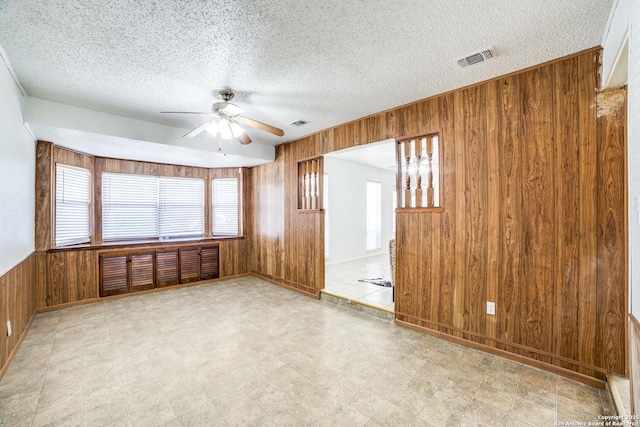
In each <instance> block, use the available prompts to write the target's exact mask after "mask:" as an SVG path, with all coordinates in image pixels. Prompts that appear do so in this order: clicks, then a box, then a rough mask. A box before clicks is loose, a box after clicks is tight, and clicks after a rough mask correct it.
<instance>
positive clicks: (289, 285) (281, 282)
mask: <svg viewBox="0 0 640 427" xmlns="http://www.w3.org/2000/svg"><path fill="white" fill-rule="evenodd" d="M251 274H252V275H253V276H255V277H257V278H258V279H262V280H266V281H267V282H269V283H272V284H274V285H276V286H280V287H281V288H285V289H288V290H290V291H294V292H298V293H299V294H302V295H305V296H308V297H311V298H313V299H320V291H319V290H316V289H313V288H310V287H308V286H306V285H303V284H301V283H296V282H292V281H289V280H285V279H281V278H279V277H275V276H271V275H269V274H263V273H260V272H257V271H252V272H251ZM301 288H302V289H301Z"/></svg>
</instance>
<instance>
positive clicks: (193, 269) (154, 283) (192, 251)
mask: <svg viewBox="0 0 640 427" xmlns="http://www.w3.org/2000/svg"><path fill="white" fill-rule="evenodd" d="M218 255H219V250H218V245H217V244H215V245H199V246H187V247H184V248H176V249H167V248H163V249H157V250H153V249H151V250H150V249H140V250H129V251H126V252H118V251H113V252H104V253H101V254H100V256H99V260H100V261H99V262H100V296H101V297H105V296H110V295H118V294H124V293H128V292H138V291H142V290H146V289H153V288H156V287H164V286H171V285H176V284H178V283H191V282H199V281H202V280H211V279H217V278H218V277H220V265H219V256H218Z"/></svg>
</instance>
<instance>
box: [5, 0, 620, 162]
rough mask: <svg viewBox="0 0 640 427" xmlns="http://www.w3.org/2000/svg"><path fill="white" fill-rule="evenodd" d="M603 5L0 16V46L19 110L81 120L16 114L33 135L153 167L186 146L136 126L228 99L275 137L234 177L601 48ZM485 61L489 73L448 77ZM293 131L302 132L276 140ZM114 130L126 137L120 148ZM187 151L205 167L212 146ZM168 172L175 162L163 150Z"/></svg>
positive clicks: (67, 4)
mask: <svg viewBox="0 0 640 427" xmlns="http://www.w3.org/2000/svg"><path fill="white" fill-rule="evenodd" d="M613 1H614V0H475V1H472V0H450V1H448V0H396V1H389V0H386V1H381V0H351V1H344V0H324V1H301V0H270V1H258V0H197V1H196V0H137V1H131V0H110V1H105V0H13V1H1V0H0V46H2V48H3V49H4V51H5V52H6V56H7V57H8V59H9V61H10V63H11V66H12V67H13V69H14V71H15V74H16V76H17V78H18V80H19V81H20V83H21V84H22V86H23V88H24V91H25V92H26V95H28V97H32V98H34V100H33V101H32V102H33V103H34V104H37V105H41V104H42V103H43V102H45V101H46V102H49V103H50V105H51V109H53V110H60V111H62V112H57V114H58V115H63V112H64V111H66V109H67V106H71V107H73V108H79V109H82V111H83V113H82V114H79V115H78V114H72V113H71V110H69V111H67V113H66V114H67V116H66V118H65V119H64V120H63V121H65V123H66V124H65V125H64V126H62V125H59V124H57V123H55V121H56V120H57V119H56V118H55V117H53V116H54V114H53V111H49V112H48V111H47V110H43V109H40V110H38V109H37V108H35V110H38V111H39V113H38V114H35V113H34V114H35V116H34V117H31V116H29V114H25V121H27V122H28V123H29V124H31V123H33V125H34V126H33V128H38V129H40V128H43V129H44V128H56V127H57V128H59V129H57V135H60V134H61V133H65V132H66V131H69V132H71V131H75V132H81V133H82V132H85V133H88V134H91V135H100V136H101V137H104V138H106V139H108V138H109V137H110V136H114V137H115V138H118V137H122V136H123V135H124V137H126V138H127V139H133V140H141V141H144V142H145V143H151V144H154V146H155V145H157V147H156V148H154V149H153V150H149V151H154V152H155V155H156V156H160V157H162V156H161V155H162V151H163V150H164V149H165V148H164V146H166V145H172V146H176V145H178V146H182V147H187V149H188V148H189V147H190V145H189V144H190V143H189V141H187V140H185V141H182V142H181V141H180V140H179V138H178V139H175V140H172V141H171V142H168V140H167V138H164V139H163V138H162V137H158V136H157V135H158V134H162V133H163V132H162V131H159V130H156V131H155V132H150V133H144V132H142V131H139V130H137V129H135V127H136V126H137V125H136V123H138V124H139V123H141V122H142V123H145V126H149V127H153V125H155V124H158V125H162V126H164V127H170V128H172V129H176V134H180V135H181V134H183V133H186V132H187V131H188V130H190V129H192V128H194V127H196V126H197V125H198V124H199V123H200V122H202V121H204V120H203V118H202V117H199V116H189V115H184V116H182V115H169V114H160V111H165V110H171V111H176V110H178V111H183V110H184V111H208V110H209V109H210V107H211V104H212V103H213V102H215V101H217V99H215V98H214V95H213V94H214V92H217V91H218V90H220V89H223V88H229V89H232V90H234V91H235V93H236V99H235V100H234V102H235V103H236V104H237V105H239V106H240V107H242V108H244V109H245V110H246V113H245V115H246V116H248V117H251V118H253V119H256V120H260V121H264V122H266V123H269V124H271V125H274V126H277V127H279V128H282V129H283V130H284V132H285V135H284V137H276V136H273V135H271V134H268V133H266V132H263V131H259V130H255V129H250V130H249V131H248V134H249V136H250V137H251V138H252V139H253V140H254V143H253V144H252V145H251V146H250V147H257V148H251V150H245V151H244V152H243V153H240V154H239V153H237V152H234V153H232V151H233V149H231V148H229V150H230V151H229V153H228V154H233V155H238V156H239V159H240V160H238V163H239V164H238V165H241V163H242V162H243V161H242V160H241V159H242V158H245V159H247V162H248V163H247V164H255V163H256V158H258V159H259V160H258V161H257V163H261V162H265V161H269V159H266V160H265V159H264V156H263V155H262V154H261V155H260V156H258V157H255V156H253V154H252V150H258V151H259V152H260V153H264V149H268V150H271V152H272V148H271V147H272V146H274V145H277V144H280V143H283V142H286V141H291V140H295V139H297V138H299V137H302V136H304V135H307V134H310V133H313V132H316V131H319V130H322V129H325V128H328V127H332V126H335V125H338V124H341V123H344V122H347V121H350V120H354V119H357V118H360V117H363V116H367V115H369V114H373V113H376V112H379V111H383V110H386V109H389V108H393V107H396V106H399V105H402V104H406V103H409V102H412V101H415V100H418V99H422V98H426V97H429V96H432V95H435V94H438V93H442V92H445V91H448V90H451V89H455V88H459V87H462V86H465V85H468V84H471V83H475V82H479V81H483V80H486V79H489V78H492V77H496V76H499V75H502V74H506V73H509V72H513V71H516V70H519V69H523V68H526V67H529V66H532V65H535V64H539V63H542V62H545V61H548V60H552V59H555V58H559V57H562V56H565V55H568V54H571V53H574V52H577V51H580V50H583V49H587V48H591V47H593V46H597V45H600V44H601V43H602V40H603V36H604V32H605V29H606V26H607V22H608V18H609V14H610V10H611V8H612V2H613ZM491 46H493V47H494V49H495V52H496V53H497V57H496V58H493V59H491V60H489V61H487V62H484V63H481V64H478V65H475V66H471V67H467V68H461V67H459V66H458V65H457V63H456V60H457V59H459V58H461V57H464V56H467V55H468V54H471V53H474V52H477V51H479V50H481V49H485V48H487V47H491ZM43 100H44V101H43ZM27 101H28V99H27ZM27 103H29V102H27ZM63 110H64V111H63ZM74 111H76V110H74ZM84 115H87V116H91V117H94V118H96V117H98V121H99V117H100V115H102V116H103V117H108V118H109V119H112V120H113V121H114V123H115V122H117V120H116V119H117V118H119V117H122V118H127V119H128V121H123V124H122V125H121V126H120V127H119V128H118V129H119V131H121V134H118V132H115V131H114V130H113V128H109V127H106V126H102V127H100V126H99V125H98V124H93V125H88V124H85V122H84V118H83V117H84ZM298 119H302V120H306V121H308V122H309V124H307V125H306V126H303V127H300V128H295V127H292V126H289V125H288V123H290V122H292V121H295V120H298ZM114 126H116V127H118V125H114ZM127 126H133V128H132V129H128V130H127V132H125V131H124V130H123V128H124V127H127ZM164 127H163V128H161V129H165V128H164ZM178 131H179V133H178ZM183 131H184V132H183ZM112 134H115V135H112ZM36 136H38V137H41V138H43V136H44V137H47V136H51V134H47V133H46V132H44V133H42V134H38V133H37V132H36ZM73 138H74V136H73V134H72V135H67V138H66V139H73ZM199 138H200V140H199V144H200V145H202V146H205V145H206V146H210V147H211V148H210V150H209V152H210V153H213V154H211V155H212V156H213V155H217V154H218V153H217V151H216V150H217V142H216V141H215V140H214V139H213V137H210V136H209V137H207V136H204V135H201V136H200V137H199ZM207 138H208V139H207ZM43 139H46V138H43ZM62 139H65V138H62ZM88 139H90V138H88ZM94 139H96V138H94ZM97 139H100V138H97ZM54 142H56V141H54ZM121 142H122V141H121ZM75 144H76V145H82V141H81V140H79V141H76V143H75ZM163 144H164V145H163ZM227 145H229V146H230V145H231V144H227ZM260 145H263V146H265V145H266V146H267V147H265V148H261V147H260ZM125 146H126V144H125ZM174 148H175V147H174ZM76 149H77V147H76ZM199 149H200V148H199ZM90 150H94V151H95V150H96V147H94V146H88V148H87V151H90ZM107 151H108V150H107ZM120 151H122V149H121V148H120ZM180 151H184V150H180ZM120 156H122V157H126V154H121V155H120ZM167 156H168V157H170V158H171V160H172V162H180V161H181V160H182V158H181V155H180V154H179V153H176V150H174V151H173V152H171V154H168V155H167ZM115 157H117V156H115ZM187 157H188V156H185V160H184V162H185V163H187V164H188V162H189V161H190V160H188V159H187ZM267 157H268V156H267ZM271 158H272V155H271Z"/></svg>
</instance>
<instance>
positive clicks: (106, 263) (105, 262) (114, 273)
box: [100, 255, 129, 297]
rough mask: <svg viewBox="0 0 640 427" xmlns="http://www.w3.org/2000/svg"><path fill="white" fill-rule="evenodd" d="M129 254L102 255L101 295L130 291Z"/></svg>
mask: <svg viewBox="0 0 640 427" xmlns="http://www.w3.org/2000/svg"><path fill="white" fill-rule="evenodd" d="M128 273H129V272H128V263H127V255H100V296H101V297H106V296H109V295H118V294H126V293H127V292H129V274H128Z"/></svg>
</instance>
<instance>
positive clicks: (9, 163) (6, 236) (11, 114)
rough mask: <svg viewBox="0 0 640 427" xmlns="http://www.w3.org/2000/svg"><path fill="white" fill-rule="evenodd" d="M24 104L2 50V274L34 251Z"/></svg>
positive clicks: (30, 145) (30, 150)
mask: <svg viewBox="0 0 640 427" xmlns="http://www.w3.org/2000/svg"><path fill="white" fill-rule="evenodd" d="M22 102H23V96H22V93H21V91H20V89H19V88H18V86H17V84H16V82H15V81H14V80H13V77H12V75H11V72H10V71H9V66H8V65H7V61H6V56H5V54H4V52H3V51H2V48H0V203H1V206H0V275H2V274H5V273H6V272H7V271H9V270H10V269H11V268H13V267H14V266H16V265H17V264H18V263H20V261H22V260H24V259H25V258H26V257H27V256H29V254H31V252H33V250H34V241H33V236H34V205H35V163H36V155H35V141H34V140H33V138H32V137H31V135H30V133H29V132H27V130H26V129H25V127H24V126H23V124H22V123H23V120H22Z"/></svg>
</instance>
